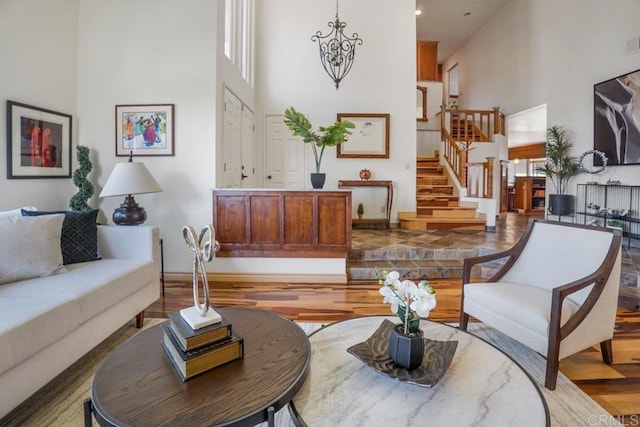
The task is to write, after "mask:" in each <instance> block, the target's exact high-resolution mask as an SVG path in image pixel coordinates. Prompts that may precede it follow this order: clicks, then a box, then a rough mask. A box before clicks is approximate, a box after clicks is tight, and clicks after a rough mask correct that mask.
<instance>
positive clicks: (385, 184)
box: [338, 180, 393, 229]
mask: <svg viewBox="0 0 640 427" xmlns="http://www.w3.org/2000/svg"><path fill="white" fill-rule="evenodd" d="M344 187H386V188H387V209H386V218H367V219H357V218H353V219H352V220H351V224H352V225H356V224H357V225H361V226H363V228H364V227H366V226H367V225H372V226H374V227H375V225H376V224H384V225H385V228H387V229H390V228H391V205H392V204H393V181H379V180H368V181H365V180H362V181H357V180H351V181H349V180H340V181H338V188H344Z"/></svg>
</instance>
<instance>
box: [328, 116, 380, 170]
mask: <svg viewBox="0 0 640 427" xmlns="http://www.w3.org/2000/svg"><path fill="white" fill-rule="evenodd" d="M342 120H349V121H350V122H353V124H355V125H356V127H355V129H353V130H352V134H351V135H350V136H349V139H348V140H347V141H346V142H344V143H342V144H340V145H338V157H339V158H370V159H375V158H380V159H388V158H389V114H366V113H365V114H361V113H339V114H338V121H342Z"/></svg>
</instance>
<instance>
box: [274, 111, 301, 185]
mask: <svg viewBox="0 0 640 427" xmlns="http://www.w3.org/2000/svg"><path fill="white" fill-rule="evenodd" d="M283 118H284V116H283V115H269V116H266V118H265V120H266V123H265V175H266V176H265V178H266V179H265V183H266V184H265V185H266V187H267V188H298V189H299V188H304V187H305V183H306V182H307V181H308V178H307V173H306V172H305V164H306V162H305V147H306V145H307V144H305V143H303V142H302V138H300V137H297V136H293V135H292V134H291V131H290V130H289V128H287V127H286V126H285V124H284V122H283Z"/></svg>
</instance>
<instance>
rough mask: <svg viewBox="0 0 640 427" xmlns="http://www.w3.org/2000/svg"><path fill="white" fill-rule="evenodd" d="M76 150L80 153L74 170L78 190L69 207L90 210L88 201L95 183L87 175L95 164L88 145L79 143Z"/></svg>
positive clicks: (76, 209) (75, 209) (77, 209)
mask: <svg viewBox="0 0 640 427" xmlns="http://www.w3.org/2000/svg"><path fill="white" fill-rule="evenodd" d="M76 152H77V154H78V168H77V169H76V170H75V171H73V183H74V184H75V185H76V187H78V192H77V193H76V194H74V195H73V196H72V197H71V200H70V201H69V207H70V208H71V210H74V211H88V210H91V206H89V205H88V201H89V199H90V198H91V196H93V184H91V182H89V180H88V179H87V176H88V175H89V173H91V169H93V164H92V163H91V158H90V156H89V148H88V147H85V146H83V145H78V146H77V147H76Z"/></svg>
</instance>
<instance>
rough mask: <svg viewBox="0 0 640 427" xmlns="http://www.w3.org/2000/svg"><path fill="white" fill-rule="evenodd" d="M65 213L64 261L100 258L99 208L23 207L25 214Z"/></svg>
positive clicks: (66, 263)
mask: <svg viewBox="0 0 640 427" xmlns="http://www.w3.org/2000/svg"><path fill="white" fill-rule="evenodd" d="M52 214H64V222H63V223H62V238H61V240H60V244H61V246H62V261H63V264H64V265H68V264H75V263H78V262H87V261H95V260H97V259H98V226H97V225H96V220H97V217H98V210H97V209H93V210H90V211H52V212H46V211H29V210H26V209H22V215H23V216H40V215H52Z"/></svg>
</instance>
